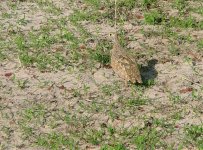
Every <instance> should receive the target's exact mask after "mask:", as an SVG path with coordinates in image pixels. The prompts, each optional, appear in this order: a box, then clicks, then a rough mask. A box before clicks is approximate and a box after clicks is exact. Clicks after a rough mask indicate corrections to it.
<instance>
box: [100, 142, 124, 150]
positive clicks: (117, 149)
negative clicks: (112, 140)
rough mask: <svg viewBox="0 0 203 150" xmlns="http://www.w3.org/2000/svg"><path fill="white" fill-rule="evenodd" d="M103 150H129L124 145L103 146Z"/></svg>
mask: <svg viewBox="0 0 203 150" xmlns="http://www.w3.org/2000/svg"><path fill="white" fill-rule="evenodd" d="M101 150H127V148H126V147H125V145H124V144H120V143H118V144H115V145H113V146H109V145H105V146H102V148H101Z"/></svg>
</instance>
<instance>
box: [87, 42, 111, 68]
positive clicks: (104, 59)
mask: <svg viewBox="0 0 203 150" xmlns="http://www.w3.org/2000/svg"><path fill="white" fill-rule="evenodd" d="M111 49H112V46H111V45H110V43H109V42H108V41H107V40H102V41H101V42H99V43H98V45H97V46H96V50H91V51H89V55H90V58H91V59H93V60H95V61H97V62H99V63H101V64H104V65H106V64H109V63H110V53H109V52H110V50H111Z"/></svg>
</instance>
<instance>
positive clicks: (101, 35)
mask: <svg viewBox="0 0 203 150" xmlns="http://www.w3.org/2000/svg"><path fill="white" fill-rule="evenodd" d="M47 3H48V1H47ZM167 3H168V5H169V6H170V7H167V6H168V5H167ZM171 3H172V2H167V1H164V2H162V3H160V5H161V6H162V9H163V10H164V11H165V12H169V15H170V16H177V13H178V12H177V10H176V9H175V8H173V7H172V6H171ZM188 3H193V5H192V6H193V7H195V4H196V5H197V6H199V5H198V4H197V3H201V4H203V3H202V2H198V1H194V2H192V1H189V2H188ZM55 7H56V8H59V10H57V11H59V12H56V13H54V12H53V10H56V8H55ZM89 7H91V6H89V5H88V3H86V1H85V2H81V1H79V0H78V1H74V2H71V1H65V0H64V1H63V0H58V1H56V0H53V2H51V1H50V2H49V3H48V4H47V5H45V4H43V3H40V1H36V2H34V1H24V2H23V1H22V2H20V1H18V2H15V1H1V2H0V26H1V27H0V47H1V48H0V149H2V150H4V149H5V150H6V149H9V150H10V149H11V150H13V149H24V150H28V149H30V150H31V149H33V150H37V149H39V150H41V149H89V150H93V149H95V150H96V149H110V148H112V150H113V149H117V150H123V149H188V150H189V149H203V145H202V144H201V143H197V141H200V142H201V141H202V142H203V134H202V133H201V132H203V123H202V121H203V99H202V97H203V57H202V56H203V55H202V49H200V50H199V48H198V46H197V45H198V44H197V42H198V41H199V40H201V39H203V31H202V30H200V29H196V28H184V29H182V28H180V29H176V28H171V29H172V30H173V31H174V32H176V33H178V35H182V36H184V35H185V36H188V35H189V36H190V38H191V39H190V41H184V40H182V41H181V42H179V41H178V40H177V39H173V37H169V36H167V35H166V36H153V35H152V36H147V35H146V34H147V32H151V31H154V32H155V31H161V30H162V26H161V25H147V24H138V23H134V22H133V21H134V20H133V19H131V20H129V21H123V24H122V25H121V27H120V28H122V30H123V31H125V37H126V39H127V40H126V41H127V42H126V43H125V46H126V49H128V52H129V53H130V54H132V55H133V56H135V59H136V61H137V62H138V64H140V68H141V69H140V70H141V75H142V78H143V80H144V83H145V84H144V85H140V84H135V85H133V84H130V83H129V86H128V87H126V86H125V85H124V82H123V81H122V80H121V79H120V78H119V77H118V76H117V75H115V73H114V72H113V71H112V69H111V67H109V66H108V65H103V64H101V63H100V62H97V61H95V60H92V59H90V57H91V56H90V57H89V55H91V54H89V51H88V49H91V50H92V51H93V52H94V51H96V49H97V45H98V44H99V43H100V42H101V41H103V40H104V41H105V40H107V41H108V42H109V43H111V37H109V33H111V32H113V31H114V28H113V26H112V25H111V23H110V22H109V24H108V23H106V22H105V19H104V18H103V19H101V20H100V21H99V22H97V21H89V20H88V21H80V25H81V26H82V27H83V29H84V30H85V31H86V32H88V33H90V34H91V35H88V34H87V35H86V34H85V33H84V35H82V34H83V32H84V31H80V29H81V28H80V27H78V25H76V24H74V23H72V22H71V21H70V20H69V17H70V16H71V15H72V14H73V13H74V9H78V10H84V11H86V10H88V9H89ZM103 11H104V12H105V11H106V9H105V8H102V9H101V10H100V12H102V13H103ZM107 12H108V11H107ZM109 12H111V11H109ZM112 12H113V10H112ZM130 13H131V14H132V16H136V15H138V14H140V15H141V16H143V14H144V13H143V12H142V10H141V9H140V8H137V7H135V8H133V9H132V10H131V11H130ZM192 16H194V17H195V18H196V19H197V20H199V21H201V20H203V15H202V14H198V13H195V12H192ZM62 18H65V20H66V22H65V25H64V26H63V27H62V26H59V25H58V24H57V23H59V24H60V23H61V22H60V19H61V20H62ZM135 18H136V17H135ZM138 18H139V17H138ZM23 19H24V20H23ZM135 20H136V19H135ZM138 21H143V17H141V19H140V20H138ZM107 22H108V21H107ZM61 24H63V23H61ZM43 27H44V28H47V29H49V27H50V29H51V30H49V35H48V37H46V36H44V35H43V36H44V37H43V36H41V31H44V30H46V29H44V30H43V29H42V28H43ZM61 28H63V30H60V29H61ZM65 29H67V30H68V31H70V32H72V33H74V36H75V37H77V38H78V39H80V38H81V37H83V39H84V40H82V42H81V41H80V40H79V43H78V45H79V48H73V47H69V45H71V42H70V41H69V38H64V39H62V38H60V36H59V35H60V33H61V31H62V32H64V33H65ZM143 30H144V31H143ZM31 32H32V33H34V34H35V33H40V34H38V35H37V36H36V37H37V40H36V39H34V38H30V37H31V36H30V35H31ZM21 35H22V36H23V37H26V38H27V37H29V38H27V39H26V40H25V41H24V42H25V48H22V47H23V46H22V45H23V44H22V43H23V42H22V41H21V42H19V41H20V40H19V39H20V38H19V37H20V36H21ZM40 36H41V37H40ZM33 37H35V36H33ZM36 37H35V38H36ZM50 37H53V38H54V40H53V41H54V42H50V41H51V39H50V40H47V41H46V38H50ZM55 37H56V39H55ZM16 39H18V40H16ZM33 39H34V40H33ZM44 39H45V42H44V43H43V40H44ZM32 40H33V41H32ZM36 41H37V42H36ZM40 41H42V42H41V43H42V45H43V44H44V45H45V46H41V47H40V46H39V45H40ZM76 41H77V40H76ZM171 41H173V42H172V43H173V44H174V45H175V47H177V48H178V49H179V54H174V53H171V51H170V48H169V47H173V46H172V45H171ZM19 43H21V44H22V45H20V44H19ZM30 43H31V44H30ZM33 43H34V44H35V43H37V44H38V45H37V46H36V45H34V44H33ZM47 43H48V44H47ZM111 44H112V43H111ZM19 45H20V46H19ZM26 45H29V46H28V48H27V47H26ZM33 45H34V46H33ZM81 45H82V46H81ZM21 46H22V47H21ZM38 47H39V48H38ZM27 49H28V50H29V51H28V54H29V55H30V56H31V55H33V60H32V61H31V62H32V63H30V64H28V65H26V64H25V63H23V62H25V61H22V60H25V59H26V60H27V58H26V57H23V58H22V57H21V52H22V53H24V51H26V50H27ZM104 49H105V47H104ZM21 50H22V51H21ZM74 51H76V53H79V56H78V55H76V54H75V53H74ZM106 51H109V49H106ZM41 52H42V53H43V54H44V55H42V56H40V54H39V55H35V54H37V53H41ZM56 53H60V55H61V57H64V58H65V59H67V63H63V62H62V61H61V62H62V63H61V64H60V65H59V66H57V65H58V64H57V63H58V61H57V59H55V54H56ZM4 56H5V58H4ZM23 56H24V55H23ZM34 57H36V59H35V58H34ZM39 57H40V59H38V58H39ZM75 57H79V58H78V59H75ZM1 58H2V59H1ZM43 58H44V59H43ZM49 58H50V62H51V63H49V62H48V63H47V62H46V60H47V59H49ZM43 64H47V66H48V67H47V68H43ZM52 66H54V68H52ZM50 68H51V69H50ZM191 126H198V127H199V128H200V130H201V132H200V133H199V134H200V135H199V134H197V135H196V136H195V137H193V138H192V137H191V136H190V135H191V134H190V133H189V131H190V130H189V129H190V127H191ZM188 128H189V129H188ZM194 132H195V131H194ZM146 133H148V134H146ZM147 135H148V136H147ZM138 137H139V138H140V139H138ZM195 138H196V140H195ZM139 140H140V142H139ZM118 145H120V149H119V146H118ZM116 146H117V147H116Z"/></svg>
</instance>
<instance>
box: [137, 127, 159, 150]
mask: <svg viewBox="0 0 203 150" xmlns="http://www.w3.org/2000/svg"><path fill="white" fill-rule="evenodd" d="M134 143H135V145H136V147H137V149H139V150H144V149H151V150H155V149H156V148H157V147H158V145H160V143H161V142H160V133H159V132H158V131H156V129H154V128H153V129H147V130H144V131H141V132H140V133H137V134H136V136H135V137H134Z"/></svg>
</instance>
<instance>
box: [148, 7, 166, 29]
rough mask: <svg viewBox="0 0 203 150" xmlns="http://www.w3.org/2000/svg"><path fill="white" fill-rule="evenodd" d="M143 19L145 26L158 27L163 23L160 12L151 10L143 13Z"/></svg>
mask: <svg viewBox="0 0 203 150" xmlns="http://www.w3.org/2000/svg"><path fill="white" fill-rule="evenodd" d="M144 19H145V23H146V24H150V25H159V24H161V23H162V22H163V21H164V16H163V14H162V13H161V12H158V11H157V10H153V11H150V12H148V13H145V14H144Z"/></svg>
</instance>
